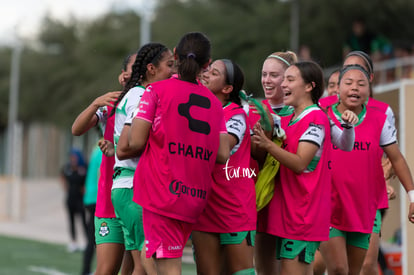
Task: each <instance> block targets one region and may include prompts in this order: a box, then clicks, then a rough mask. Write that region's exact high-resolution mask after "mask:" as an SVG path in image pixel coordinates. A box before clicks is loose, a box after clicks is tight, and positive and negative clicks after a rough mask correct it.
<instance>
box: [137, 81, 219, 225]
mask: <svg viewBox="0 0 414 275" xmlns="http://www.w3.org/2000/svg"><path fill="white" fill-rule="evenodd" d="M135 119H143V120H146V121H149V122H151V123H152V128H151V130H150V134H149V137H148V141H147V146H146V148H145V151H144V153H143V154H142V156H141V159H140V161H139V163H138V166H137V169H136V170H135V175H134V198H133V200H134V201H135V202H136V203H138V204H139V205H141V206H142V207H143V208H146V209H147V210H149V211H152V212H154V213H157V214H159V215H163V216H167V217H170V218H173V219H177V220H181V221H184V222H189V223H195V222H196V221H197V219H198V217H199V216H200V214H201V212H202V211H203V210H204V208H205V206H206V204H207V198H208V197H209V194H210V191H211V186H212V184H213V178H212V172H213V169H214V165H215V162H216V157H217V151H218V148H219V144H220V138H219V135H220V133H226V132H227V131H226V125H225V123H224V114H223V108H222V106H221V103H220V101H219V100H218V99H217V98H216V97H215V96H214V94H213V93H211V92H210V91H209V90H208V89H207V88H206V87H204V86H203V85H202V84H200V83H198V84H193V83H189V82H187V81H182V80H179V79H177V78H170V79H167V80H163V81H159V82H156V83H153V84H151V85H150V86H148V87H147V89H146V91H145V93H144V95H143V97H142V99H141V102H140V105H139V112H138V114H137V116H136V118H135Z"/></svg>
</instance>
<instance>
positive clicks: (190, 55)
mask: <svg viewBox="0 0 414 275" xmlns="http://www.w3.org/2000/svg"><path fill="white" fill-rule="evenodd" d="M187 58H193V59H195V58H196V55H195V53H188V54H187Z"/></svg>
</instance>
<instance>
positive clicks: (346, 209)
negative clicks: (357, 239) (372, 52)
mask: <svg viewBox="0 0 414 275" xmlns="http://www.w3.org/2000/svg"><path fill="white" fill-rule="evenodd" d="M328 114H329V116H330V118H331V119H332V121H334V123H335V124H336V125H337V126H338V127H341V126H340V122H339V121H338V119H337V117H336V116H335V112H334V111H333V108H329V109H328ZM338 115H339V114H338ZM385 120H386V115H385V114H384V113H383V112H380V111H378V110H375V109H373V108H367V109H366V114H365V117H364V118H363V120H362V121H360V123H359V124H357V125H356V126H355V145H354V149H353V150H352V151H350V152H345V151H342V150H340V149H338V148H336V147H334V146H333V150H332V152H331V155H332V165H331V167H332V182H333V188H332V218H331V225H332V226H333V227H335V228H337V229H339V230H344V231H350V232H362V233H371V232H372V227H373V224H374V219H375V214H376V210H377V209H378V206H379V201H380V199H381V197H382V196H383V194H384V192H386V190H385V183H384V177H383V171H382V165H381V157H382V154H383V150H382V148H381V147H380V137H381V133H382V130H383V127H384V123H385ZM379 175H382V176H381V177H379ZM380 178H382V180H381V179H380Z"/></svg>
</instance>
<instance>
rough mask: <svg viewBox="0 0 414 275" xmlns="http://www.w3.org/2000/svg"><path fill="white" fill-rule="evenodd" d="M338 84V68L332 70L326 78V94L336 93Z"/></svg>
mask: <svg viewBox="0 0 414 275" xmlns="http://www.w3.org/2000/svg"><path fill="white" fill-rule="evenodd" d="M338 84H339V69H336V70H334V71H333V72H332V73H331V74H330V75H329V78H328V85H327V87H326V91H327V92H328V96H331V95H337V94H338Z"/></svg>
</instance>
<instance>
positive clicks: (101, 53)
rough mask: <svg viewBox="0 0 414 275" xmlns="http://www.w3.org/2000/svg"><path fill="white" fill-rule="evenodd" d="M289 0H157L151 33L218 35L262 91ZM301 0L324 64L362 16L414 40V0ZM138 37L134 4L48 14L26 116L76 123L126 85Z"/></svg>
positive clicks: (3, 71) (1, 93)
mask: <svg viewBox="0 0 414 275" xmlns="http://www.w3.org/2000/svg"><path fill="white" fill-rule="evenodd" d="M290 1H294V0H290ZM290 1H277V0H255V1H251V0H158V7H157V10H156V11H155V15H154V20H153V21H152V25H151V26H152V40H153V41H159V42H161V43H164V44H166V45H167V46H168V47H170V48H171V49H172V48H173V47H174V46H176V44H177V42H178V40H179V39H180V37H181V36H182V35H183V34H184V33H186V32H189V31H201V32H204V33H205V34H206V35H207V36H208V37H209V38H210V40H211V42H212V58H213V59H217V58H231V59H233V60H234V61H235V62H237V63H238V64H239V65H240V66H241V67H242V68H243V71H244V73H245V75H246V84H245V88H246V90H247V91H248V92H250V93H254V94H255V95H256V96H261V95H262V88H261V84H260V72H261V66H262V63H263V60H264V59H265V58H266V56H267V55H269V54H270V53H272V52H275V51H282V50H289V49H290V48H289V47H290V46H289V41H290V40H289V36H290V9H291V7H292V3H291V2H290ZM296 1H299V3H300V10H299V12H300V17H299V18H300V21H299V25H300V33H299V40H300V44H306V45H308V46H309V47H310V48H311V50H312V55H313V57H314V58H315V60H317V61H318V62H319V63H320V64H321V65H322V66H323V67H328V66H333V65H336V64H339V63H340V62H341V58H342V45H343V43H344V39H345V37H346V36H347V35H348V33H349V31H350V25H351V21H352V19H353V18H354V17H356V16H363V17H364V18H366V21H367V25H368V27H369V28H370V29H372V30H374V31H376V32H377V33H381V34H383V35H385V36H386V37H387V38H389V39H390V40H391V41H398V40H402V39H405V40H409V41H411V42H412V41H414V29H413V28H411V24H410V23H411V22H410V19H411V16H412V14H414V3H412V1H410V0H394V1H381V0H374V1H357V0H347V1H332V0H313V1H306V0H296ZM139 38H140V18H139V16H138V15H137V14H136V13H135V12H134V11H126V12H123V13H116V12H110V13H108V14H106V15H104V16H102V17H100V18H97V19H94V20H89V21H80V20H77V19H76V18H73V19H72V20H70V21H69V22H63V21H59V20H57V19H52V18H49V17H48V16H46V17H45V18H44V21H43V24H42V29H41V32H40V35H39V36H38V37H37V39H35V40H30V41H24V51H23V53H22V59H21V74H20V75H21V78H20V99H19V119H20V120H22V121H23V122H32V121H49V122H52V123H55V124H57V125H61V126H62V127H69V126H70V125H71V123H72V122H73V120H74V118H75V117H76V115H77V114H78V113H79V112H80V111H81V110H83V109H84V108H85V107H86V106H87V105H88V104H89V103H90V102H91V101H92V100H93V99H94V98H95V97H97V96H98V95H101V94H103V93H104V92H107V91H111V90H119V89H120V86H119V84H118V82H117V76H118V74H119V73H120V69H121V64H122V60H123V58H124V56H125V55H127V54H129V53H131V52H135V51H136V50H137V49H138V48H139V45H140V41H139V40H140V39H139ZM11 52H12V51H11V49H10V48H0V60H1V63H0V115H1V116H0V127H4V126H5V125H6V123H7V108H8V93H9V83H10V59H11V57H10V56H11Z"/></svg>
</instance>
